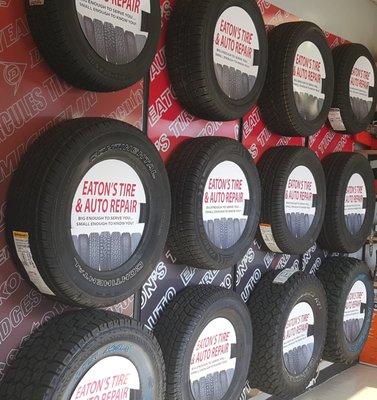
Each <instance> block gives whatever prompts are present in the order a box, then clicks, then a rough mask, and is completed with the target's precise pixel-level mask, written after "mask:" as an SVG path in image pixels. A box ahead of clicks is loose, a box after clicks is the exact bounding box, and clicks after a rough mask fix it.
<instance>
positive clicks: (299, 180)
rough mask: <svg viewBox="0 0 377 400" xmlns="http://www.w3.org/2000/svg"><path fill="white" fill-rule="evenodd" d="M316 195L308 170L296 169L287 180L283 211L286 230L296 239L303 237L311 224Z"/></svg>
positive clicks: (314, 184)
mask: <svg viewBox="0 0 377 400" xmlns="http://www.w3.org/2000/svg"><path fill="white" fill-rule="evenodd" d="M316 195H317V185H316V183H315V179H314V176H313V174H312V172H311V171H310V169H309V168H307V167H305V166H303V165H301V166H299V167H296V168H295V169H294V170H293V171H292V172H291V174H290V175H289V178H288V182H287V187H286V189H285V199H284V210H285V217H286V221H287V224H288V229H289V230H290V231H291V232H292V234H293V235H294V236H295V237H297V238H301V237H303V236H305V235H306V234H307V233H308V231H309V229H310V227H311V225H312V223H313V220H314V216H315V213H316V210H317V208H316V207H315V196H316Z"/></svg>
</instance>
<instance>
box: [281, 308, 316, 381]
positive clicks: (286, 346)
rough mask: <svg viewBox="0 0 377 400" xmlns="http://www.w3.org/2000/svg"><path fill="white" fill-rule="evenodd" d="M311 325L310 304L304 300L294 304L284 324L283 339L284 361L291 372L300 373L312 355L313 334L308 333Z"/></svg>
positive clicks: (312, 324) (312, 316) (312, 323)
mask: <svg viewBox="0 0 377 400" xmlns="http://www.w3.org/2000/svg"><path fill="white" fill-rule="evenodd" d="M311 326H314V313H313V310H312V308H311V306H310V305H309V304H308V303H306V302H302V303H298V304H296V306H295V307H294V308H293V310H292V311H291V313H290V314H289V317H288V321H287V324H286V325H285V329H284V340H283V356H284V363H285V366H286V368H287V370H288V371H289V372H290V373H292V374H300V373H302V372H303V371H304V370H305V368H306V367H307V365H308V364H309V362H310V360H311V358H312V356H313V351H314V336H313V334H310V330H309V329H310V327H311Z"/></svg>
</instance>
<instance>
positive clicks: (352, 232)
mask: <svg viewBox="0 0 377 400" xmlns="http://www.w3.org/2000/svg"><path fill="white" fill-rule="evenodd" d="M323 168H324V171H325V175H326V185H327V204H326V215H325V221H324V223H323V227H322V231H321V234H320V236H319V239H318V243H319V245H320V247H322V248H323V249H325V250H329V251H332V252H339V253H355V252H356V251H358V250H359V249H360V248H361V247H362V246H363V245H364V243H365V241H366V239H367V237H368V236H369V235H370V233H371V229H372V226H373V219H374V211H375V202H376V200H375V198H376V197H375V196H376V195H375V188H374V175H373V171H372V169H371V167H370V164H369V162H368V159H367V158H365V157H364V156H362V155H360V154H357V153H334V154H331V155H329V156H328V157H326V158H325V159H324V161H323ZM351 178H352V179H351ZM347 191H348V192H349V193H347Z"/></svg>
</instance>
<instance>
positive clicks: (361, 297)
mask: <svg viewBox="0 0 377 400" xmlns="http://www.w3.org/2000/svg"><path fill="white" fill-rule="evenodd" d="M366 304H367V289H366V287H365V284H364V282H362V281H357V282H355V283H354V285H353V286H352V289H351V291H350V293H349V295H348V297H347V301H346V305H345V309H344V316H343V327H344V333H345V335H346V337H347V339H348V340H349V341H350V342H353V341H355V340H356V339H357V338H358V336H359V335H360V332H361V330H362V328H363V325H364V320H365V311H366Z"/></svg>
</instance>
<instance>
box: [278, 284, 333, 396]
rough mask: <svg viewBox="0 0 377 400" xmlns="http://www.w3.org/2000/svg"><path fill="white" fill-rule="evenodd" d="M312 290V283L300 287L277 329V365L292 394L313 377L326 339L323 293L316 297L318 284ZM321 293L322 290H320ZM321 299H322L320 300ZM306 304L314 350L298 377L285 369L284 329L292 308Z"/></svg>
mask: <svg viewBox="0 0 377 400" xmlns="http://www.w3.org/2000/svg"><path fill="white" fill-rule="evenodd" d="M316 286H317V287H316V289H315V290H314V287H313V282H308V283H306V284H304V285H302V286H300V288H299V290H298V291H296V293H295V295H294V296H293V297H292V298H291V299H290V300H289V302H288V303H287V306H286V310H287V312H286V313H285V315H284V318H282V319H281V325H280V327H279V332H281V334H280V337H279V339H278V341H277V342H278V345H277V346H278V347H277V354H276V357H277V363H278V365H280V366H281V367H280V369H281V371H282V372H281V374H282V379H283V380H284V381H285V384H286V385H287V387H289V391H291V392H292V393H297V390H298V388H300V386H302V382H303V381H304V382H305V381H306V382H307V383H308V384H309V382H310V381H311V379H312V378H313V376H315V374H316V370H317V367H318V364H319V361H320V359H321V357H322V350H323V344H324V341H325V338H326V324H327V317H326V299H325V295H324V293H323V295H322V296H318V294H319V291H318V288H319V287H320V286H319V284H318V285H316ZM321 290H322V291H323V289H322V288H321ZM321 297H322V299H321ZM303 302H305V303H308V304H309V305H310V307H311V309H312V311H313V314H314V349H313V355H312V358H311V360H310V362H309V364H308V365H307V366H306V368H305V370H304V371H303V372H302V373H301V374H298V375H292V374H291V373H289V371H288V370H287V368H286V365H285V362H284V357H283V339H284V329H285V327H286V325H287V322H288V318H289V315H290V313H291V311H292V310H293V308H294V307H295V306H296V305H297V304H299V303H303Z"/></svg>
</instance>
